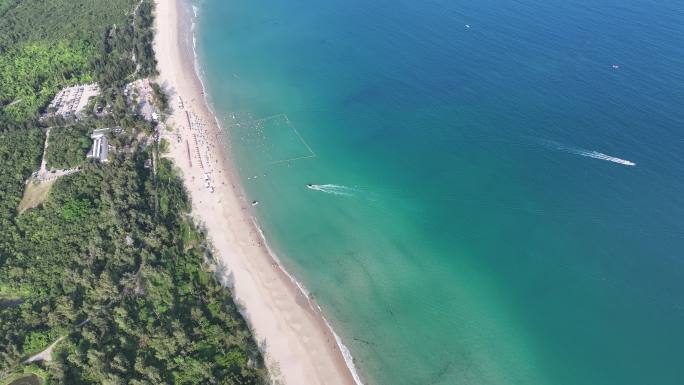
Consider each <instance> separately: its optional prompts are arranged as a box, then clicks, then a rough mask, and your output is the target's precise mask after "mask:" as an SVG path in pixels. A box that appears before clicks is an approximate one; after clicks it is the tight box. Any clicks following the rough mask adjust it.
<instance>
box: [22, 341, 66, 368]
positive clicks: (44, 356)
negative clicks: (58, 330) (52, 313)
mask: <svg viewBox="0 0 684 385" xmlns="http://www.w3.org/2000/svg"><path fill="white" fill-rule="evenodd" d="M64 337H65V336H62V337H59V338H57V341H55V342H53V343H52V344H51V345H50V346H48V347H47V349H45V350H43V351H42V352H40V353H38V354H36V355H35V356H32V357H30V358H29V359H28V360H26V361H24V362H23V363H24V364H30V363H31V362H36V361H45V362H48V361H51V360H52V350H53V349H54V348H55V345H57V344H58V343H59V341H61V340H63V339H64Z"/></svg>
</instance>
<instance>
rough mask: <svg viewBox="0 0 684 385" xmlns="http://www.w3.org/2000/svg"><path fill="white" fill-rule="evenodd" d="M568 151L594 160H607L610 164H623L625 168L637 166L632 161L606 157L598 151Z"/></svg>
mask: <svg viewBox="0 0 684 385" xmlns="http://www.w3.org/2000/svg"><path fill="white" fill-rule="evenodd" d="M568 151H569V152H570V153H573V154H577V155H581V156H586V157H589V158H594V159H601V160H607V161H609V162H613V163H618V164H622V165H625V166H636V163H634V162H632V161H631V160H625V159H620V158H616V157H614V156H610V155H606V154H603V153H600V152H598V151H588V150H582V149H574V148H573V149H569V150H568Z"/></svg>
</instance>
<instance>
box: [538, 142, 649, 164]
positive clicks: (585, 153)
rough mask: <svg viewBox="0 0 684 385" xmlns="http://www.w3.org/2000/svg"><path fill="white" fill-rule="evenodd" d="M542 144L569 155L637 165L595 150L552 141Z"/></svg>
mask: <svg viewBox="0 0 684 385" xmlns="http://www.w3.org/2000/svg"><path fill="white" fill-rule="evenodd" d="M541 143H542V144H544V145H546V146H548V147H551V148H554V149H556V150H559V151H563V152H567V153H569V154H574V155H579V156H586V157H587V158H594V159H599V160H605V161H608V162H613V163H617V164H621V165H623V166H636V163H634V162H632V161H631V160H626V159H620V158H617V157H614V156H610V155H606V154H604V153H601V152H598V151H594V150H585V149H582V148H576V147H569V146H565V145H563V144H560V143H558V142H554V141H551V140H541Z"/></svg>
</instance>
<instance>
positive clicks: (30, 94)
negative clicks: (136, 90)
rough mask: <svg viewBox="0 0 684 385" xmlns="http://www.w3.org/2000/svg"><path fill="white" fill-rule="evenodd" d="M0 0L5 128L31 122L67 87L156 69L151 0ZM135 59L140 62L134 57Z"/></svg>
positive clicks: (1, 122) (0, 96)
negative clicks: (138, 0) (0, 1)
mask: <svg viewBox="0 0 684 385" xmlns="http://www.w3.org/2000/svg"><path fill="white" fill-rule="evenodd" d="M136 3H138V2H137V1H135V2H134V1H133V0H109V1H100V0H22V1H18V0H3V3H2V4H1V5H0V84H1V85H2V87H0V127H3V126H5V127H8V126H16V125H21V124H22V123H25V122H26V121H30V120H33V119H35V118H36V117H37V115H38V114H39V113H40V112H42V111H43V110H44V109H45V107H46V106H47V104H48V103H49V101H50V99H51V98H52V97H53V96H54V95H55V94H56V93H57V91H58V90H59V89H60V88H62V87H63V86H65V85H72V84H77V83H87V82H92V81H98V82H99V83H100V86H101V87H107V86H109V85H122V84H124V83H126V82H128V81H130V80H133V79H134V78H135V77H136V76H149V75H154V74H155V73H156V61H155V59H154V52H153V49H152V36H153V31H152V28H151V27H152V20H153V19H152V3H151V2H150V1H142V2H141V4H140V6H139V7H138V9H137V12H136V13H135V15H134V14H133V9H135V6H136V5H137V4H136ZM134 59H135V61H134Z"/></svg>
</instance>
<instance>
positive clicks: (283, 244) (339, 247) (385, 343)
mask: <svg viewBox="0 0 684 385" xmlns="http://www.w3.org/2000/svg"><path fill="white" fill-rule="evenodd" d="M198 5H199V10H200V12H199V13H200V19H199V27H198V37H197V42H198V50H199V57H200V62H201V64H202V68H203V71H204V77H205V80H206V83H207V87H208V91H209V95H210V97H211V99H212V102H213V104H214V107H215V109H216V110H217V114H218V115H219V118H220V119H221V120H222V122H223V124H224V126H225V128H226V129H227V130H228V131H229V137H230V142H231V147H232V150H233V153H234V157H235V160H236V162H237V165H238V166H239V168H240V172H241V175H242V179H243V182H244V184H245V187H246V189H247V191H248V193H249V195H250V199H257V200H259V201H260V203H261V204H260V205H259V206H257V207H256V214H257V217H258V219H259V221H260V223H261V225H262V227H263V229H264V231H265V233H266V236H267V238H268V240H269V242H270V243H271V244H272V246H273V247H274V248H275V249H276V250H277V251H278V253H279V255H280V257H281V259H282V260H283V263H284V264H285V265H286V267H287V268H288V269H289V270H290V271H291V272H292V273H293V274H294V275H295V276H296V277H298V278H299V279H300V280H301V281H302V282H303V283H304V284H305V286H306V287H307V288H308V289H309V290H310V291H311V293H312V294H313V296H314V297H315V298H316V300H317V302H318V303H319V304H320V305H321V307H322V308H323V310H324V312H325V314H326V315H327V317H328V318H329V319H330V321H331V323H332V324H333V326H334V328H335V330H336V331H337V333H338V334H340V336H341V337H342V339H343V341H344V342H345V344H346V345H347V346H348V347H349V348H350V350H351V352H352V354H353V356H354V358H355V360H356V365H357V367H358V369H359V372H360V373H361V375H362V377H363V378H364V380H365V382H367V383H368V384H378V385H414V384H415V385H428V384H466V385H470V384H493V385H507V384H520V385H535V384H538V385H545V384H549V385H586V384H601V385H611V384H615V385H618V384H619V385H631V384H634V385H643V384H659V385H670V384H672V385H681V384H684V224H683V218H684V164H683V161H684V152H683V151H682V145H684V71H682V68H684V44H682V41H684V40H683V38H684V6H682V3H681V1H673V0H664V1H645V0H644V1H640V0H634V1H625V0H619V1H618V0H599V1H588V0H566V1H559V0H545V1H541V0H518V1H492V0H482V1H454V0H451V1H446V0H432V1H422V2H421V1H403V0H400V1H386V0H365V1H359V0H349V1H329V0H298V1H291V0H290V1H286V0H252V1H235V0H203V1H202V2H201V3H199V4H198ZM614 65H615V66H616V67H615V68H614V67H613V66H614ZM288 159H289V161H288ZM629 162H632V163H636V165H634V166H631V165H630V163H629ZM307 184H312V185H313V186H312V188H307V187H306V185H307Z"/></svg>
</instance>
